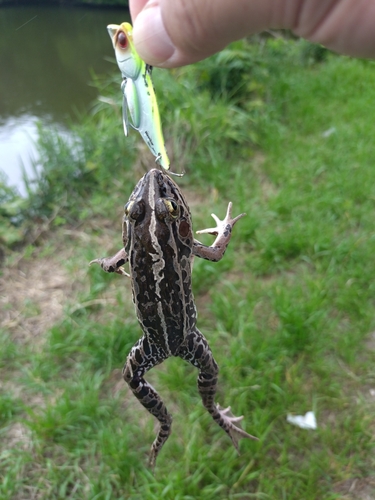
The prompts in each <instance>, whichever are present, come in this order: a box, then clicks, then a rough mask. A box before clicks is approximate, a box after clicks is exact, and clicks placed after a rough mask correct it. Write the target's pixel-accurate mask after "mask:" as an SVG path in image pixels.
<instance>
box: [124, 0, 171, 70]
mask: <svg viewBox="0 0 375 500" xmlns="http://www.w3.org/2000/svg"><path fill="white" fill-rule="evenodd" d="M133 37H134V44H135V47H136V49H137V51H138V54H139V55H140V57H141V58H142V59H143V60H144V61H145V62H146V63H148V64H155V65H157V64H162V63H163V62H165V61H167V60H168V59H169V58H170V57H171V56H172V55H173V53H174V51H175V47H174V46H173V44H172V41H171V39H170V38H169V35H168V33H167V32H166V31H165V28H164V23H163V19H162V17H161V11H160V7H159V5H158V3H157V2H155V1H154V0H151V2H149V4H147V5H146V7H145V8H144V9H143V11H142V12H140V13H139V14H138V16H137V18H136V20H135V22H134V26H133Z"/></svg>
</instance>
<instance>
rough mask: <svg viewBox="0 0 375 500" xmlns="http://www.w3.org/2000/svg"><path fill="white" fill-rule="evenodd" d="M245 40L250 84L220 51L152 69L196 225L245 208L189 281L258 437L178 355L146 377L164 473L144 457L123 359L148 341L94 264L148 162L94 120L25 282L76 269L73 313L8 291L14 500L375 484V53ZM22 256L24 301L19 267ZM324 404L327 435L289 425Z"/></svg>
mask: <svg viewBox="0 0 375 500" xmlns="http://www.w3.org/2000/svg"><path fill="white" fill-rule="evenodd" d="M233 50H235V51H236V52H235V53H236V57H237V58H238V59H239V60H241V61H242V65H239V66H236V65H235V64H234V62H233V61H235V60H236V59H233V58H232V59H231V58H230V53H224V54H222V55H221V56H220V57H222V58H223V60H224V61H227V63H228V64H229V65H230V64H232V65H233V66H231V68H232V70H233V71H234V72H235V71H238V73H237V74H236V75H237V77H236V78H228V76H227V75H225V74H224V75H221V74H220V72H219V74H217V72H215V71H216V70H215V68H216V67H217V61H215V59H213V60H211V61H209V62H207V63H205V64H200V65H196V66H195V67H191V68H186V69H183V70H178V71H176V72H175V74H174V75H172V76H171V75H169V74H164V73H163V72H159V73H158V74H157V75H155V76H156V87H157V88H159V87H160V86H163V88H164V90H165V92H164V93H163V94H164V95H165V96H166V98H167V99H168V101H167V100H163V99H161V109H162V116H164V117H165V135H166V137H168V138H169V139H168V141H169V142H168V149H169V150H170V151H172V152H173V158H174V165H175V166H176V168H175V170H177V171H178V169H179V167H181V166H182V167H183V168H185V169H186V171H187V174H186V176H185V177H184V178H183V179H182V180H181V181H179V182H180V184H181V186H182V189H183V190H184V192H185V194H186V196H187V198H188V200H190V202H191V207H192V212H193V216H194V227H195V229H201V228H204V227H209V226H211V224H212V221H211V220H210V216H209V214H210V213H211V212H214V213H216V214H217V215H218V216H219V217H222V216H223V215H224V213H225V208H226V204H227V202H228V201H229V200H231V201H232V202H233V206H234V213H235V214H237V213H240V212H241V211H245V212H246V213H247V217H246V218H243V219H241V220H240V221H239V222H238V224H237V225H236V227H235V229H234V234H233V239H232V242H231V244H230V246H229V248H228V250H227V253H226V255H225V257H224V259H223V260H222V261H221V262H220V263H217V264H214V263H210V262H206V261H203V260H200V259H196V261H195V264H194V274H193V285H194V291H195V296H196V302H197V306H198V311H199V321H198V326H199V328H200V329H201V331H202V332H203V333H204V334H205V336H206V337H207V338H208V340H209V342H210V345H211V348H212V350H213V352H214V355H215V358H216V360H217V362H218V364H219V366H220V377H219V390H218V395H217V401H218V402H220V404H221V405H231V406H232V408H233V411H234V412H235V414H239V415H241V414H243V415H244V416H245V418H244V427H245V428H246V430H247V431H248V432H250V433H252V434H254V435H256V436H258V437H259V438H260V441H259V442H251V441H244V440H243V441H242V442H241V445H240V447H241V455H240V456H237V454H236V452H235V450H234V448H233V447H232V446H231V443H230V441H229V439H228V438H227V436H226V435H225V434H224V433H223V432H222V431H221V430H220V429H219V428H218V427H217V426H216V425H215V424H214V423H213V422H212V421H211V419H210V417H209V415H208V414H206V412H205V411H204V410H203V408H202V405H201V403H200V400H199V396H198V393H197V389H196V382H195V379H196V375H197V373H196V372H195V371H194V369H192V368H191V366H189V365H188V364H185V363H184V362H182V361H181V360H180V359H170V360H167V361H166V362H165V363H163V365H161V366H160V367H157V368H155V369H153V370H152V371H151V372H150V373H149V374H148V375H147V379H148V380H149V381H150V382H151V383H152V385H153V386H154V387H156V388H157V389H158V391H159V392H160V394H161V395H162V396H163V399H164V400H165V402H166V404H167V406H168V408H169V409H170V410H171V412H172V413H173V416H174V424H173V425H174V428H173V433H172V436H171V437H170V439H169V440H168V441H167V443H166V445H165V447H164V448H163V451H162V453H161V455H160V456H159V458H158V462H157V466H156V470H155V475H152V474H151V472H150V471H149V470H148V469H147V467H146V457H147V453H148V450H149V447H150V445H151V443H152V440H153V439H154V435H155V430H154V421H153V418H152V417H151V416H149V415H148V414H147V412H146V411H145V410H144V409H143V408H142V407H140V406H139V404H138V403H137V401H136V400H135V398H134V397H133V396H132V395H131V394H130V391H129V390H128V389H127V388H126V387H125V383H123V382H122V381H121V372H120V370H121V367H122V365H123V363H124V361H125V359H126V355H127V353H128V352H129V349H130V348H131V346H132V345H133V343H134V342H135V341H136V340H137V339H138V338H139V335H140V329H139V326H138V324H137V322H136V319H135V314H134V311H133V306H132V304H131V296H130V290H129V283H128V282H127V281H126V280H125V279H122V278H120V277H118V276H107V275H104V273H101V272H100V269H99V268H89V269H87V270H86V263H87V262H89V261H90V260H91V259H92V258H94V257H96V256H98V255H102V254H110V253H111V252H113V251H115V250H116V249H118V248H119V246H120V241H121V234H120V231H121V229H120V226H121V224H120V220H121V211H122V206H123V205H124V203H125V201H126V200H127V197H128V195H129V192H130V191H131V189H132V186H134V184H135V182H136V181H137V180H138V177H139V174H140V172H141V171H142V168H143V167H142V165H141V160H139V157H141V158H143V157H145V158H148V156H147V154H146V153H144V152H141V153H140V154H139V153H138V155H137V157H138V163H137V162H136V163H135V164H134V158H135V157H136V155H135V154H134V153H135V151H136V150H135V148H136V146H135V145H134V142H132V141H133V139H130V153H128V154H129V160H126V161H128V165H129V167H128V170H127V171H125V168H124V167H122V166H121V164H122V162H123V158H124V157H126V155H127V153H126V152H122V149H121V150H120V149H118V148H122V147H123V146H122V144H123V143H122V142H120V140H119V139H112V142H111V141H110V138H109V137H102V139H100V134H102V133H105V130H107V129H108V128H109V124H108V123H109V118H108V117H105V118H98V116H101V115H100V113H99V114H97V115H96V117H94V118H91V120H99V121H98V122H96V123H97V125H96V130H97V132H96V135H95V133H94V132H93V131H92V130H91V129H90V125H89V124H87V123H86V125H82V127H86V132H83V131H82V130H83V129H82V130H81V132H77V133H81V137H82V138H87V137H89V138H90V139H87V140H86V142H85V143H84V149H83V151H84V155H83V159H82V158H81V159H78V160H79V161H81V163H80V164H79V165H81V167H80V170H78V171H79V172H82V175H83V177H81V178H79V177H78V181H77V176H76V175H75V172H76V171H77V170H75V169H72V170H70V174H69V175H71V177H70V179H71V180H70V182H68V183H67V185H66V186H65V188H63V184H62V183H61V184H60V185H59V186H58V189H60V190H61V191H60V199H64V200H68V201H69V200H70V196H72V197H73V199H74V200H76V201H75V204H74V207H75V210H76V211H77V207H78V208H79V210H78V212H79V213H78V214H77V213H76V212H75V211H74V210H70V207H69V203H68V202H67V203H66V205H65V208H64V209H61V212H60V213H61V216H62V217H63V218H64V220H65V221H70V225H69V226H68V225H67V224H63V223H62V221H60V223H59V224H56V226H57V227H56V228H54V229H53V230H51V231H50V232H49V233H48V234H47V236H46V237H44V238H43V239H42V240H41V241H40V240H38V244H39V247H37V248H35V249H33V248H31V250H30V248H29V249H28V250H27V252H25V253H24V255H23V260H22V261H21V262H22V269H23V272H24V275H26V277H27V275H28V272H29V271H30V270H31V269H34V268H35V267H36V266H41V272H40V275H41V281H42V282H44V284H45V287H46V289H47V290H54V286H55V287H56V286H57V285H56V284H55V280H57V279H59V280H60V281H57V283H60V282H61V280H63V282H64V290H65V298H64V304H65V308H64V311H62V313H61V314H60V316H59V317H58V319H54V320H53V321H51V322H50V323H51V324H49V326H48V327H46V328H44V329H43V328H42V329H41V333H40V335H38V336H37V337H35V335H34V336H33V327H34V326H35V325H34V323H32V322H33V321H35V315H36V314H37V312H38V311H40V312H41V314H42V317H43V314H46V309H48V307H47V306H48V304H49V302H48V301H49V300H51V298H50V297H44V301H45V302H46V304H44V302H43V300H42V301H36V299H35V297H33V296H29V294H28V293H27V290H26V288H28V286H27V283H26V284H24V289H25V291H24V292H22V293H24V294H25V296H24V299H23V300H21V301H20V302H18V306H17V307H18V311H17V315H18V316H17V315H16V314H15V311H14V310H13V308H14V302H12V300H11V299H9V301H8V302H6V301H5V302H4V303H5V305H6V307H5V312H6V318H5V320H4V321H3V323H2V324H3V329H2V336H1V350H0V370H1V380H2V385H1V386H0V432H1V436H2V444H1V445H0V478H1V481H0V498H4V499H8V498H14V499H21V498H38V499H51V498H56V499H60V498H61V499H62V498H72V499H77V500H78V499H90V500H93V499H95V500H101V499H116V500H119V499H131V500H138V499H139V500H141V499H142V500H143V499H147V500H153V499H155V500H156V499H160V498H163V499H167V500H168V499H171V500H176V499H181V500H188V499H196V498H200V499H204V500H210V499H219V498H220V499H241V500H242V499H246V498H258V499H277V500H279V499H288V500H291V499H296V500H301V499H303V500H313V499H314V500H315V499H323V498H324V499H325V500H333V499H350V498H358V499H364V498H373V497H374V496H375V493H374V492H375V475H374V466H375V463H374V437H373V435H374V424H373V414H374V409H375V400H374V398H373V395H372V394H373V392H371V389H373V388H374V384H375V372H374V368H373V367H374V340H373V336H372V335H373V334H372V332H373V331H374V314H373V309H374V279H373V277H374V275H375V260H374V258H373V255H374V252H375V238H374V234H375V223H374V220H375V219H374V200H375V188H374V186H375V169H374V163H375V146H374V142H373V116H372V113H371V109H372V104H373V102H374V101H375V87H374V85H373V82H374V79H375V65H374V64H373V63H372V62H366V61H356V60H351V59H348V58H344V57H337V56H333V55H329V54H325V58H324V60H323V62H319V63H317V62H316V60H314V59H313V60H312V59H311V54H314V51H312V50H307V49H306V45H304V44H303V43H302V42H293V41H285V40H272V39H270V40H268V41H267V42H266V43H265V44H263V43H262V44H253V45H250V46H248V45H247V44H246V43H244V42H241V43H239V44H236V45H235V46H234V48H233ZM244 51H245V52H246V51H248V53H249V54H250V56H251V57H246V54H244ZM306 54H308V57H307V56H306ZM320 56H321V52H319V59H320ZM217 57H219V56H217ZM244 70H246V71H244ZM176 82H177V84H176ZM239 84H240V85H239ZM194 85H195V86H194ZM197 85H198V87H199V92H194V88H196V86H197ZM213 85H215V86H216V87H215V86H214V87H212V86H213ZM359 87H360V88H359ZM102 112H103V113H104V111H102ZM102 116H104V115H102ZM108 116H110V113H109V112H108ZM101 121H102V122H101ZM98 123H99V125H98ZM100 123H102V125H100ZM118 128H119V129H120V132H121V126H120V125H118ZM87 130H88V131H87ZM111 130H112V129H111ZM113 130H114V127H113ZM89 132H90V133H89ZM110 133H111V134H112V131H111V132H108V134H110ZM90 134H91V135H90ZM113 134H116V133H115V132H113ZM113 137H117V135H114V136H113ZM249 138H250V140H249ZM51 140H52V142H53V139H51ZM44 141H47V142H48V137H45V139H44ZM128 144H129V143H128ZM60 146H61V145H60ZM60 146H59V147H58V148H57V153H56V148H55V146H51V141H50V142H48V144H47V148H46V149H47V150H48V151H49V163H50V164H54V165H56V169H55V170H54V171H53V176H54V177H53V179H57V178H58V169H57V167H58V165H59V161H60V162H63V161H65V160H66V159H67V158H70V160H69V161H71V162H73V163H72V165H73V164H74V165H76V166H77V163H74V162H75V161H78V160H77V158H76V159H74V158H73V159H72V158H71V157H70V156H68V155H67V154H66V151H65V152H64V151H62V149H63V147H62V146H61V147H60ZM116 148H117V149H116ZM125 148H126V145H125ZM120 151H121V152H120ZM69 154H70V153H69ZM64 155H65V156H64ZM107 155H109V163H106V161H107ZM64 159H65V160H64ZM179 160H181V161H179ZM131 162H133V168H132V169H130V164H131ZM102 164H103V168H102ZM104 165H105V168H104ZM90 166H91V167H90ZM110 168H111V169H112V170H108V169H110ZM85 169H86V170H85ZM87 169H88V170H87ZM106 174H107V175H106ZM76 181H77V182H76ZM75 182H76V183H75ZM91 183H92V184H91ZM51 184H52V185H53V184H54V182H51ZM81 184H82V185H81ZM87 186H89V187H90V190H88V189H87ZM69 190H72V191H69ZM47 192H48V193H49V194H48V202H50V201H51V200H52V201H53V196H52V194H51V191H50V190H47ZM64 193H70V196H68V197H67V198H66V197H65V198H64ZM108 194H110V196H108ZM52 212H53V204H52ZM74 221H75V222H74ZM67 235H68V236H67ZM210 241H212V240H210V239H209V237H205V242H206V243H208V242H210ZM12 258H13V259H15V256H14V255H11V256H10V257H9V266H8V268H5V269H4V280H3V286H4V287H5V286H6V283H5V281H8V282H9V283H10V284H11V287H10V288H8V289H7V290H9V294H10V297H12V293H11V288H12V287H13V288H14V286H15V285H14V284H12V283H13V282H12V280H15V283H18V280H19V278H18V277H17V276H18V271H17V266H16V265H13V267H12V264H11V262H12ZM45 263H47V264H48V265H47V266H46V267H43V265H45ZM59 272H60V273H61V274H58V273H59ZM23 279H24V278H23ZM35 286H36V285H35V282H33V283H31V285H30V288H31V290H32V289H33V287H35ZM49 293H51V294H52V292H49ZM18 299H19V297H18ZM15 300H16V299H15V298H14V301H15ZM36 302H37V303H36ZM19 316H20V317H21V319H20V320H19V321H18V323H17V321H16V319H15V318H16V317H19ZM30 325H31V326H30ZM33 325H34V326H33ZM27 331H29V332H30V333H29V334H26V333H25V332H27ZM309 410H313V411H314V412H315V413H316V416H317V421H318V429H317V430H316V431H306V430H302V429H299V428H297V427H293V426H291V425H290V424H288V423H287V422H286V415H287V414H288V413H293V414H304V413H306V412H307V411H309Z"/></svg>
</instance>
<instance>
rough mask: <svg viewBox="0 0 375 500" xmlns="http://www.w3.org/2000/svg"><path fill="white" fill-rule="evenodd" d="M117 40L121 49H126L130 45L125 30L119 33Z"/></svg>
mask: <svg viewBox="0 0 375 500" xmlns="http://www.w3.org/2000/svg"><path fill="white" fill-rule="evenodd" d="M117 42H118V44H119V47H120V49H126V47H127V46H128V39H127V37H126V35H125V33H124V32H123V31H120V33H119V34H118V35H117Z"/></svg>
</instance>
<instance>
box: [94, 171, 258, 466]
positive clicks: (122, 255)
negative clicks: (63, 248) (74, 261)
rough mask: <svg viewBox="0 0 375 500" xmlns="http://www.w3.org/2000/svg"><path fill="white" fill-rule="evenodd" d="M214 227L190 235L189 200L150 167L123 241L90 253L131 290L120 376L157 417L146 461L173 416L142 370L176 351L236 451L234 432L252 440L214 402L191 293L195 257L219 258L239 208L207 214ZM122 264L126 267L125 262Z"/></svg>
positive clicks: (131, 205)
mask: <svg viewBox="0 0 375 500" xmlns="http://www.w3.org/2000/svg"><path fill="white" fill-rule="evenodd" d="M211 215H212V217H213V219H214V220H215V222H216V227H212V228H208V229H204V230H201V231H197V233H198V234H203V233H207V234H211V235H214V236H216V238H215V241H214V242H213V244H212V245H211V246H207V245H204V244H202V243H201V242H199V241H198V240H197V239H195V238H194V235H193V229H192V218H191V213H190V209H189V206H188V204H187V202H186V200H185V198H184V195H183V194H182V192H181V190H180V189H179V187H178V185H177V184H176V183H175V182H174V181H173V180H172V179H171V178H170V177H169V176H168V175H167V174H166V173H165V172H164V171H162V170H159V169H156V168H154V169H151V170H149V171H148V172H147V173H146V174H145V175H144V176H143V177H142V178H141V179H140V180H139V182H138V183H137V185H136V187H135V188H134V191H133V192H132V194H131V195H130V198H129V201H128V202H127V203H126V205H125V209H124V216H123V223H122V240H123V247H122V248H121V249H120V250H119V251H118V252H117V253H116V254H115V255H113V256H112V257H103V258H98V259H94V260H92V261H91V262H90V265H91V264H99V265H100V266H101V268H102V269H103V270H104V271H106V272H109V273H117V274H120V275H123V276H126V277H128V278H130V280H131V287H132V297H133V302H134V306H135V310H136V314H137V318H138V322H139V324H140V326H141V329H142V332H143V335H142V337H141V338H140V339H139V340H138V341H137V342H136V343H135V345H134V346H133V348H132V349H131V351H130V353H129V355H128V357H127V360H126V363H125V365H124V368H123V371H122V375H123V378H124V380H125V382H126V383H127V384H128V386H129V387H130V389H131V391H132V392H133V394H134V396H135V397H136V398H137V399H138V400H139V402H140V403H141V404H142V405H143V407H144V408H145V409H146V410H147V411H148V412H149V413H150V414H151V415H153V416H154V417H156V419H157V420H158V422H159V430H158V433H157V436H156V438H155V440H154V442H153V444H152V446H151V450H150V454H149V465H150V467H151V468H152V469H154V467H155V461H156V458H157V456H158V454H159V453H160V450H161V449H162V447H163V445H164V443H165V442H166V440H167V439H168V437H169V436H170V434H171V427H172V416H171V414H170V413H169V412H168V410H167V407H166V405H165V403H164V402H163V400H162V399H161V397H160V396H159V394H158V392H157V391H156V390H155V389H154V388H153V387H152V386H151V385H150V384H149V383H148V382H147V381H146V380H145V378H144V376H145V374H146V372H148V371H149V370H150V369H151V368H153V367H154V366H156V365H158V364H160V363H162V362H163V361H165V360H166V359H167V358H169V357H172V356H174V357H180V358H182V359H183V360H185V361H187V362H189V363H190V364H191V365H193V366H194V367H195V368H198V370H199V372H198V379H197V385H198V391H199V394H200V397H201V400H202V403H203V406H204V407H205V408H206V410H207V411H208V413H209V414H210V415H211V417H212V418H213V420H214V421H215V422H216V423H217V424H218V425H219V426H220V427H221V428H222V429H223V430H224V431H225V432H226V433H227V434H228V435H229V437H230V438H231V440H232V443H233V445H234V447H235V449H236V450H237V452H239V445H238V441H239V439H240V438H249V439H257V438H256V437H255V436H252V435H251V434H248V433H247V432H245V431H244V430H243V429H242V428H241V427H240V422H241V420H242V419H243V417H242V416H241V417H235V416H234V415H233V414H232V413H231V409H230V407H228V408H222V407H220V405H218V404H217V403H215V395H216V390H217V382H218V372H219V368H218V365H217V363H216V361H215V359H214V357H213V354H212V351H211V348H210V346H209V344H208V341H207V340H206V338H205V337H204V335H203V334H202V333H201V332H200V331H199V330H198V328H197V326H196V323H197V310H196V306H195V302H194V296H193V292H192V263H193V259H194V257H199V258H203V259H206V260H209V261H212V262H217V261H219V260H220V259H221V258H222V257H223V255H224V253H225V250H226V248H227V246H228V244H229V241H230V239H231V234H232V229H233V226H234V225H235V224H236V223H237V221H238V220H239V219H241V218H242V217H244V215H245V214H244V213H242V214H240V215H237V216H236V217H232V203H231V202H230V203H229V204H228V208H227V213H226V215H225V218H224V219H223V220H220V219H219V218H218V217H217V216H216V215H215V214H211ZM126 263H128V264H129V273H127V272H126V271H125V268H124V265H125V264H126Z"/></svg>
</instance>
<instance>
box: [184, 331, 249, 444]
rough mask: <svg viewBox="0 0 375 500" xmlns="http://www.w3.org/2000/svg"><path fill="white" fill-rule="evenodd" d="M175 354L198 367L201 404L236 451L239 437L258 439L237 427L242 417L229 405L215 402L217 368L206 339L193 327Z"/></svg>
mask: <svg viewBox="0 0 375 500" xmlns="http://www.w3.org/2000/svg"><path fill="white" fill-rule="evenodd" d="M177 356H180V357H181V358H182V359H184V360H186V361H189V363H191V364H192V365H194V366H195V367H196V368H198V369H199V375H198V390H199V394H200V395H201V398H202V402H203V405H204V407H205V408H206V409H207V411H208V412H209V413H210V415H211V417H212V418H213V419H214V420H215V422H216V423H217V424H219V425H220V427H221V428H222V429H224V431H225V432H226V433H227V434H228V435H229V437H230V438H231V440H232V443H233V445H234V447H235V448H236V450H237V452H239V449H238V440H239V439H241V438H249V439H258V438H256V437H254V436H252V435H251V434H248V433H247V432H245V431H244V430H243V429H241V427H239V425H238V424H239V422H240V421H241V420H242V419H243V417H235V416H234V415H232V413H231V411H230V407H228V408H225V409H224V408H220V406H219V405H218V404H216V403H215V394H216V387H217V377H218V373H219V368H218V366H217V363H216V361H215V359H214V357H213V355H212V352H211V349H210V346H209V345H208V342H207V340H206V339H205V337H204V336H203V335H202V333H201V332H200V331H199V330H198V329H195V330H194V331H192V332H190V333H189V334H188V335H187V337H186V339H185V341H184V343H183V344H182V345H181V347H180V349H179V351H178V353H177Z"/></svg>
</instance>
